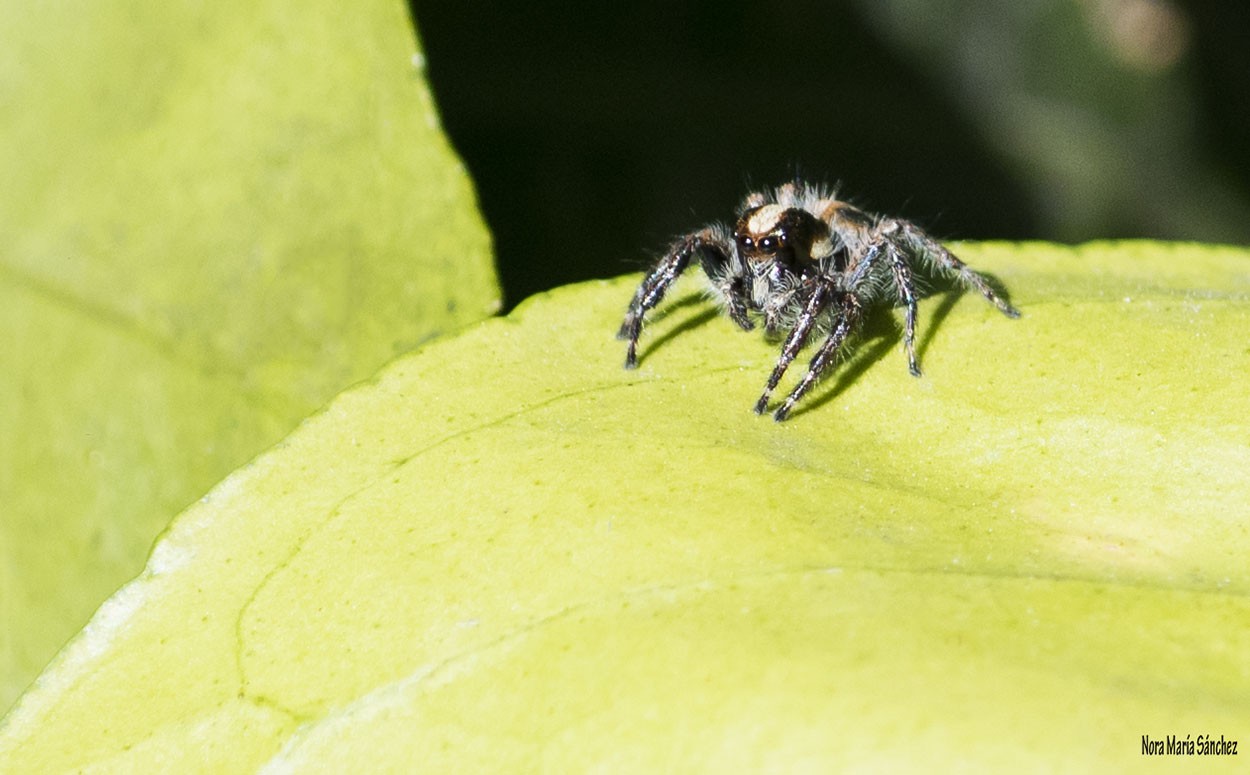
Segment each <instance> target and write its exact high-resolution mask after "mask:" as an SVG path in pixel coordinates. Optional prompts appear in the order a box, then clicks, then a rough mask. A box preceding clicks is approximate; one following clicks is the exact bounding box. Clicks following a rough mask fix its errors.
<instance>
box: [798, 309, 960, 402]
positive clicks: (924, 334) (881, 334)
mask: <svg viewBox="0 0 1250 775" xmlns="http://www.w3.org/2000/svg"><path fill="white" fill-rule="evenodd" d="M964 293H965V292H964V291H963V290H962V289H949V290H945V291H940V292H938V293H930V294H926V295H929V296H941V301H940V302H938V305H937V306H936V307H934V309H933V311H932V312H931V313H930V314H929V315H928V316H922V317H921V318H920V320H918V321H917V326H916V327H917V328H919V329H920V330H921V331H920V333H919V336H917V337H916V359H917V360H919V361H920V365H921V368H922V369H923V368H924V355H925V352H927V351H928V349H929V344H930V343H931V342H932V341H933V337H934V335H935V334H936V333H937V330H938V328H940V327H941V325H942V321H944V320H945V319H946V317H947V316H948V315H950V313H951V310H953V309H954V308H955V305H956V304H957V303H958V302H959V300H960V298H962V297H963V295H964ZM902 339H903V332H902V329H901V327H900V325H899V320H898V318H897V313H896V312H895V311H894V310H877V311H876V312H875V313H873V314H872V315H870V316H869V317H868V319H867V320H866V321H865V322H864V327H863V329H862V330H861V331H860V333H859V336H858V337H857V341H856V342H855V343H854V349H853V350H851V351H850V352H849V353H848V355H847V357H846V358H844V359H840V360H841V363H840V364H839V365H840V368H836V369H835V370H834V371H833V372H831V373H828V374H826V376H825V378H824V379H822V380H821V384H820V385H819V386H818V387H817V388H816V389H815V390H814V391H812V394H811V396H810V397H809V398H808V399H807V400H806V401H801V402H799V404H798V406H796V407H795V409H794V411H793V412H791V413H790V418H791V419H793V418H795V417H798V416H800V415H804V414H807V413H808V412H809V411H814V410H816V409H819V408H820V407H822V406H824V405H825V404H827V403H829V402H830V401H832V400H833V399H835V398H837V397H838V396H840V395H841V394H842V393H843V392H844V391H845V390H846V389H847V388H848V387H850V386H851V385H852V384H853V383H854V382H855V380H857V379H859V378H860V376H862V375H863V374H864V373H865V372H866V371H868V369H870V368H872V366H874V365H875V364H876V363H877V362H878V361H880V360H882V359H883V358H885V356H886V355H887V354H889V352H890V351H891V350H895V349H899V345H900V343H901V342H902ZM899 362H900V363H901V364H902V365H901V367H900V368H903V369H906V368H907V360H906V358H905V357H903V354H902V352H901V350H900V352H899ZM920 379H923V377H920Z"/></svg>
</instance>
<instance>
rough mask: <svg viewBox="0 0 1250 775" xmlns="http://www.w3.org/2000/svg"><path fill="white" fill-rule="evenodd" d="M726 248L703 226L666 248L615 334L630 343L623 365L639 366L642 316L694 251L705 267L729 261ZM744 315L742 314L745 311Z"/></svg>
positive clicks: (678, 275) (673, 279)
mask: <svg viewBox="0 0 1250 775" xmlns="http://www.w3.org/2000/svg"><path fill="white" fill-rule="evenodd" d="M729 250H730V247H729V245H728V244H727V243H726V242H725V240H724V239H723V238H720V237H718V236H717V235H716V234H715V233H714V232H713V230H712V229H704V230H703V231H700V232H696V233H695V234H691V235H690V236H688V237H685V238H683V239H681V240H679V241H678V242H676V243H675V244H674V245H673V246H672V247H671V248H669V251H668V252H667V253H666V254H664V257H663V258H661V259H660V260H659V262H658V263H656V265H655V267H654V268H653V269H652V270H651V271H650V272H649V273H648V274H647V276H646V278H644V279H643V281H642V284H641V285H639V286H638V290H637V291H636V292H635V293H634V298H633V300H632V301H630V303H629V310H628V311H627V312H626V313H625V320H624V322H622V323H621V329H620V331H618V332H617V334H616V338H617V339H625V340H627V341H628V342H629V348H628V350H627V351H626V353H625V368H627V369H632V368H635V367H636V366H637V365H638V337H639V336H640V335H641V334H642V323H643V318H644V316H645V315H646V314H647V311H648V310H650V309H652V308H654V307H655V306H656V305H657V304H659V303H660V302H661V301H662V300H663V299H664V294H665V293H667V292H668V289H669V287H670V286H672V284H673V283H674V282H675V281H676V280H677V278H678V277H680V276H681V273H682V272H684V271H686V267H687V266H689V265H690V258H691V256H693V255H694V254H695V253H700V254H702V255H703V256H705V257H704V258H703V262H704V264H705V266H706V265H707V264H708V262H712V263H716V262H720V263H724V264H728V261H729V258H728V255H727V254H728V251H729ZM743 314H744V315H745V312H744V313H743Z"/></svg>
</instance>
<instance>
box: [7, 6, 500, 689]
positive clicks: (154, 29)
mask: <svg viewBox="0 0 1250 775" xmlns="http://www.w3.org/2000/svg"><path fill="white" fill-rule="evenodd" d="M420 61H421V60H420V56H419V54H417V53H416V48H415V44H414V39H413V35H412V27H411V24H410V21H409V19H408V17H407V12H406V8H405V5H404V4H403V3H402V2H399V1H398V0H390V1H388V2H373V3H365V4H359V3H356V4H347V5H345V4H342V3H332V2H325V1H324V0H317V1H316V2H313V3H312V4H309V3H301V4H294V3H291V2H283V1H282V0H262V2H252V1H251V0H249V1H248V2H227V3H206V4H195V3H191V4H188V3H165V4H162V3H157V4H152V3H147V2H139V1H138V0H104V1H103V2H95V3H90V4H87V5H82V4H66V3H32V2H20V3H9V4H6V5H5V6H4V8H3V10H0V157H2V160H0V168H2V169H3V170H4V186H3V188H2V189H0V337H3V340H4V345H3V346H2V347H0V439H3V442H0V514H2V517H0V709H2V708H5V707H7V706H8V705H9V703H10V702H11V700H12V699H13V698H14V697H16V695H17V692H18V691H19V690H20V689H21V688H22V687H23V686H24V685H26V683H27V682H29V681H30V680H31V679H32V678H33V677H34V676H35V675H36V674H37V673H38V671H39V670H40V669H41V668H42V667H43V666H44V664H46V662H47V661H48V660H49V659H50V658H51V657H52V655H53V653H54V652H55V650H56V649H57V648H58V647H59V646H60V645H62V644H63V643H64V642H65V640H66V639H68V638H69V637H70V636H71V635H72V634H73V633H74V632H75V631H77V630H78V629H79V628H80V627H81V626H82V623H83V622H85V621H86V620H87V618H88V617H89V615H90V613H91V611H93V610H94V609H95V608H96V607H97V606H98V605H99V603H100V601H101V600H103V599H104V598H105V597H106V596H107V595H108V594H110V593H111V592H113V591H114V590H116V588H117V587H118V586H119V585H120V584H121V583H122V582H123V581H125V580H127V579H129V578H132V577H133V576H134V575H135V574H136V573H137V572H138V571H139V570H140V569H141V568H142V565H143V559H144V557H145V556H146V555H147V552H148V550H149V549H150V547H151V542H152V541H153V539H154V538H155V536H156V535H157V533H158V532H159V531H160V530H161V529H162V528H163V527H164V526H165V525H166V524H167V523H168V521H169V519H170V518H171V517H172V516H173V515H174V514H176V513H177V512H179V511H181V510H182V509H183V508H185V507H186V506H187V504H188V503H190V502H191V501H192V500H193V499H195V498H196V497H199V496H200V495H201V494H202V493H203V492H205V491H206V490H207V489H208V488H209V487H210V486H211V485H212V484H213V483H214V482H216V481H218V480H220V479H221V477H222V476H224V475H225V474H227V473H228V472H229V471H231V470H233V469H234V468H236V467H238V466H239V465H240V464H242V463H243V462H245V461H246V460H248V459H249V458H251V457H252V456H254V455H255V454H257V453H259V452H260V451H262V450H264V449H265V448H267V447H269V446H270V445H272V444H273V443H274V442H276V441H277V440H279V439H280V438H281V437H282V436H284V435H285V434H286V433H288V432H289V431H290V430H291V429H292V428H293V427H294V426H295V424H296V423H297V422H298V421H299V420H300V419H302V418H303V417H305V416H306V415H307V414H308V413H309V412H311V411H313V410H314V409H316V408H317V407H318V406H321V405H322V404H323V403H324V402H325V401H326V400H328V399H329V398H331V397H332V396H333V395H335V394H336V393H338V392H339V391H340V390H342V389H343V388H344V387H346V386H347V385H349V384H352V383H353V382H356V381H358V380H360V379H363V378H365V377H368V376H369V375H370V374H372V373H373V372H375V371H376V370H377V368H378V367H379V366H381V365H382V364H383V363H385V362H387V361H389V360H391V359H392V358H393V357H395V356H396V355H398V354H399V353H401V352H404V351H406V350H409V349H411V348H413V347H414V346H416V345H418V344H419V343H421V342H424V341H426V340H428V339H430V338H431V337H433V336H436V335H438V334H440V333H443V332H446V331H450V330H453V329H455V328H458V327H460V326H462V325H463V324H465V323H468V322H472V321H477V320H480V319H482V318H483V317H485V316H487V315H488V314H491V313H492V312H493V311H494V310H495V309H496V308H497V304H498V289H497V286H496V282H495V278H494V275H493V270H492V267H491V259H490V245H489V239H488V236H487V234H486V231H485V228H484V226H483V224H482V223H481V220H480V218H479V216H478V215H477V213H476V211H475V209H474V206H473V194H472V190H471V188H470V184H469V181H468V179H467V176H466V175H465V172H464V170H463V168H462V166H461V165H460V163H459V162H458V161H457V159H456V158H455V156H454V154H453V153H452V152H451V150H450V149H449V147H448V145H447V142H446V140H445V139H444V138H443V136H442V134H441V133H440V131H439V129H438V120H437V116H436V115H435V113H434V109H433V107H432V103H431V100H430V96H429V93H428V90H427V89H426V87H425V85H424V83H423V81H422V79H421V76H420V72H419V69H420V68H419V63H420Z"/></svg>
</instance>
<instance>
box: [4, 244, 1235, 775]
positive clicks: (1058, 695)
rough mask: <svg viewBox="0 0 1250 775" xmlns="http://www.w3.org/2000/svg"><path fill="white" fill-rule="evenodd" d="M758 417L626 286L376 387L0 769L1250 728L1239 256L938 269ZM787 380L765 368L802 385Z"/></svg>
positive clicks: (513, 319)
mask: <svg viewBox="0 0 1250 775" xmlns="http://www.w3.org/2000/svg"><path fill="white" fill-rule="evenodd" d="M961 252H962V254H963V255H964V257H965V258H967V259H968V260H969V262H970V263H972V265H973V266H975V267H978V268H982V269H985V270H988V271H990V272H993V273H995V274H996V275H997V276H998V277H999V279H1001V280H1002V281H1003V282H1004V284H1005V285H1006V286H1007V287H1008V288H1009V289H1010V290H1011V291H1012V299H1013V301H1014V302H1015V303H1017V304H1018V305H1019V306H1020V308H1021V309H1022V310H1023V313H1024V316H1023V317H1022V318H1021V319H1019V320H1009V319H1007V318H1005V317H1003V316H1002V315H1000V314H999V313H998V312H997V311H995V310H994V309H992V308H991V307H990V306H989V305H987V304H985V303H984V302H983V301H982V300H980V299H979V298H977V297H975V295H973V296H957V295H952V294H938V295H936V296H934V297H932V298H930V299H928V300H926V301H925V302H924V303H923V304H922V310H921V312H922V327H923V328H922V330H923V333H922V336H921V342H922V346H921V356H922V363H923V366H924V367H925V376H924V377H923V378H921V379H913V378H912V377H911V376H909V375H908V373H907V368H906V364H905V359H904V358H903V355H902V354H901V352H900V347H899V344H898V336H897V333H896V332H895V330H894V329H893V327H892V326H891V325H890V323H889V321H888V315H886V314H884V313H883V314H882V315H881V317H880V318H879V319H877V320H875V321H874V322H873V324H872V325H870V326H869V328H868V331H867V332H866V337H865V340H864V341H863V342H862V343H861V346H860V347H859V349H858V350H857V355H856V356H855V357H853V358H852V359H851V360H850V362H849V363H845V364H843V365H842V367H841V369H840V371H839V372H838V373H836V374H834V375H833V376H832V377H831V378H830V379H828V380H826V381H825V382H824V383H823V384H822V385H821V386H820V387H819V388H818V389H817V390H816V391H815V392H814V394H813V396H812V397H811V399H812V400H810V401H809V402H808V403H807V404H806V405H805V406H803V407H802V410H801V411H799V412H797V413H796V414H795V415H794V416H793V417H792V418H791V420H789V421H788V422H787V423H785V424H776V423H774V422H772V421H771V420H769V419H768V418H760V417H756V416H755V415H754V414H752V413H751V411H750V407H751V406H752V404H753V403H754V400H755V398H756V397H757V395H758V392H759V390H760V388H761V385H762V382H763V380H764V378H765V377H766V375H767V373H768V369H769V368H770V367H771V365H772V363H773V361H774V359H775V357H776V349H777V348H776V345H775V344H769V343H767V342H765V341H764V340H763V338H762V337H761V336H760V335H758V334H744V333H742V332H740V331H738V330H737V329H736V328H735V327H734V326H733V325H732V323H730V322H729V321H727V320H725V319H724V318H720V317H716V316H715V315H714V314H713V313H711V312H709V309H708V307H707V305H706V303H704V302H702V301H700V300H699V298H698V296H697V294H696V293H695V292H694V289H695V285H694V284H693V282H694V280H693V278H691V282H690V283H687V284H685V285H684V286H682V288H684V290H682V291H681V292H680V293H678V294H677V295H676V298H675V300H674V301H673V303H672V304H671V305H670V306H669V307H668V308H667V309H668V311H667V313H663V312H662V313H661V314H660V315H657V318H658V319H657V320H656V321H655V322H654V324H653V325H652V326H651V327H650V328H649V329H648V331H650V332H651V334H650V335H649V336H648V337H647V338H646V340H645V343H644V349H643V360H642V364H641V368H640V369H639V370H638V371H635V372H627V371H625V370H623V369H622V368H621V364H622V359H623V347H622V345H621V343H620V342H616V341H614V340H613V339H612V338H611V336H612V334H613V333H614V332H615V328H616V325H617V324H618V323H619V319H620V317H621V314H622V312H623V309H624V306H625V304H626V301H627V300H628V298H629V295H630V293H631V292H632V290H633V286H634V283H635V282H636V281H637V278H636V277H627V278H621V279H618V280H614V281H610V282H598V283H589V284H585V285H579V286H573V287H568V288H562V289H558V290H556V291H553V292H551V293H549V294H546V295H544V296H540V297H536V298H534V299H531V300H529V301H528V302H526V303H525V304H523V305H522V306H521V307H519V308H518V309H517V310H516V311H515V312H514V313H513V314H512V315H510V316H509V317H508V318H505V319H495V320H489V321H486V322H484V323H481V324H479V325H477V326H475V327H473V328H471V329H469V330H467V331H466V332H464V333H462V334H461V335H458V336H456V337H454V338H449V339H444V340H440V341H438V342H435V343H432V344H430V345H429V346H427V347H425V348H423V349H422V350H421V351H420V352H418V353H416V354H414V355H410V356H406V357H403V358H400V359H399V360H397V361H395V362H394V363H392V364H391V365H390V366H389V367H388V368H386V369H385V370H384V371H383V372H382V373H381V374H380V375H379V376H378V377H377V378H376V379H375V380H374V381H373V382H372V383H371V384H369V385H365V386H362V387H359V388H357V389H353V390H351V391H348V392H346V393H344V394H342V395H341V396H339V398H338V399H336V400H335V401H334V403H333V404H331V405H330V406H329V408H327V409H326V410H325V411H324V412H322V413H320V414H318V415H316V416H315V417H312V418H310V419H309V420H307V421H306V422H305V423H304V424H303V425H302V426H301V427H300V428H299V429H298V430H297V431H296V432H295V433H293V434H292V435H291V436H290V437H288V438H287V439H286V440H285V441H284V442H283V443H282V444H280V445H278V446H277V447H275V448H274V449H272V450H270V451H269V452H268V453H266V454H264V455H262V456H261V457H260V458H258V459H257V460H255V461H254V462H253V463H251V464H249V465H248V466H245V467H244V468H242V469H240V470H238V471H236V472H235V473H234V474H233V475H231V476H230V477H229V478H227V479H226V480H225V481H224V482H222V483H221V484H220V485H219V486H217V487H216V488H215V489H214V490H212V491H211V492H210V493H209V495H207V496H206V497H205V498H204V499H203V500H202V501H201V502H199V503H198V504H196V505H195V506H193V507H192V508H191V509H189V510H188V511H187V512H185V513H184V514H183V515H182V516H181V517H180V518H179V519H178V520H177V521H176V522H175V523H174V525H173V527H172V528H171V529H170V530H169V532H168V533H167V534H166V535H165V536H164V537H163V538H162V540H161V541H160V542H159V543H158V544H157V546H156V548H155V550H154V552H153V554H152V556H151V558H150V560H149V562H148V566H147V569H146V570H145V571H144V573H143V574H142V575H141V576H140V577H139V578H138V579H137V580H135V581H134V582H133V583H131V584H129V585H127V586H126V587H124V588H123V589H122V590H121V591H120V592H119V593H118V594H117V595H115V596H114V597H113V598H112V599H110V600H109V601H108V602H107V603H106V604H105V605H104V606H103V607H102V608H101V609H100V611H99V612H98V613H97V614H96V616H95V618H94V619H93V620H92V622H91V624H90V625H89V626H88V627H87V628H86V629H85V630H84V632H83V633H82V634H81V635H80V636H79V637H78V638H77V639H76V640H75V641H74V642H73V643H72V644H71V645H70V646H69V647H68V648H67V649H66V650H65V651H64V652H63V653H62V654H61V655H60V657H59V658H58V660H57V661H56V662H55V663H54V664H53V665H52V666H51V668H50V669H49V670H48V671H47V672H46V673H45V674H44V675H43V677H42V678H41V679H40V680H39V682H38V683H37V684H36V686H35V687H34V688H33V689H32V690H31V691H30V692H28V693H27V694H26V695H25V697H24V698H23V700H22V701H21V702H20V703H19V705H18V706H17V707H16V709H15V710H14V711H13V712H12V713H11V715H10V716H9V717H8V718H7V720H6V722H5V724H4V726H3V727H0V770H4V771H48V770H58V769H74V768H80V767H82V768H85V767H98V768H99V769H100V770H109V771H147V770H151V769H153V768H155V767H157V766H160V767H163V768H165V769H181V768H184V767H190V766H195V767H199V768H203V769H207V770H211V771H231V770H240V771H244V770H246V771H252V770H254V769H255V768H257V767H259V766H261V765H264V764H266V763H267V764H269V765H270V766H272V767H273V768H274V769H275V770H279V771H285V770H287V769H300V770H304V769H325V770H328V771H343V770H346V769H353V770H366V771H379V770H388V769H390V770H400V769H407V768H410V767H413V766H416V765H418V764H419V765H420V766H422V767H424V768H428V769H430V770H433V771H460V770H464V769H467V768H480V769H486V770H491V771H525V770H534V769H540V768H543V769H549V770H554V771H570V770H572V771H578V770H584V769H588V768H590V767H593V766H606V767H612V768H616V769H629V770H635V771H648V770H655V769H659V770H666V771H683V770H689V769H748V770H757V769H764V768H772V769H776V770H780V771H792V770H796V769H800V768H803V767H804V766H808V767H810V766H812V765H819V768H820V769H841V768H846V767H851V766H856V765H858V766H861V767H862V766H865V765H867V766H871V767H874V768H897V769H903V768H908V769H920V768H925V769H929V768H933V767H934V766H937V767H938V768H939V769H950V768H954V767H956V766H958V767H968V766H976V767H977V768H984V769H990V768H993V769H998V770H1006V769H1015V768H1018V767H1019V766H1020V765H1026V766H1028V767H1031V768H1042V769H1058V768H1059V767H1060V766H1061V765H1062V766H1064V767H1065V768H1069V769H1070V768H1074V767H1083V768H1090V769H1092V768H1093V767H1095V766H1105V765H1107V764H1113V765H1120V766H1121V767H1123V766H1124V765H1134V764H1138V763H1139V762H1140V761H1141V760H1142V759H1141V744H1142V743H1141V739H1142V736H1143V735H1149V736H1151V737H1152V738H1161V737H1163V736H1165V735H1169V734H1176V735H1179V736H1180V737H1182V738H1184V737H1185V736H1186V735H1191V734H1192V735H1194V736H1196V735H1199V734H1203V735H1215V736H1217V737H1218V736H1219V735H1221V734H1223V735H1225V736H1226V737H1230V738H1240V739H1241V740H1242V742H1244V739H1245V730H1246V729H1247V728H1248V724H1250V701H1248V700H1250V657H1247V655H1248V654H1250V600H1248V599H1247V592H1248V591H1250V566H1248V565H1247V563H1246V562H1245V557H1246V556H1247V553H1248V552H1250V532H1247V530H1246V526H1245V517H1246V505H1245V504H1246V503H1248V502H1250V485H1248V484H1247V479H1246V476H1245V472H1246V471H1247V470H1250V446H1248V445H1247V441H1246V440H1247V438H1250V434H1248V433H1247V420H1246V418H1247V417H1250V397H1248V394H1247V391H1245V389H1244V386H1242V385H1241V384H1240V376H1241V375H1243V374H1245V373H1247V370H1248V369H1250V348H1247V346H1246V344H1245V340H1244V332H1245V331H1246V329H1247V326H1248V325H1250V298H1248V297H1250V277H1248V275H1247V272H1246V267H1247V266H1250V264H1247V261H1250V255H1248V254H1247V253H1246V252H1244V251H1238V250H1233V249H1223V248H1207V247H1200V246H1178V245H1168V244H1152V243H1123V244H1099V245H1091V246H1087V247H1084V248H1079V249H1069V248H1063V247H1058V246H1046V245H1025V246H1010V245H965V246H963V247H962V250H961ZM797 376H798V375H797V374H796V375H792V378H797Z"/></svg>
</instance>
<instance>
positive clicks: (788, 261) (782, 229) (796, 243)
mask: <svg viewBox="0 0 1250 775" xmlns="http://www.w3.org/2000/svg"><path fill="white" fill-rule="evenodd" d="M828 234H829V229H828V227H827V226H825V224H824V223H822V222H821V221H819V220H818V219H817V218H816V217H815V216H814V215H812V214H811V213H809V212H808V211H806V210H804V209H802V208H798V207H782V206H781V205H777V204H766V205H761V206H759V207H752V208H750V209H748V210H747V211H746V212H744V213H743V214H742V217H741V218H739V219H738V225H737V227H736V228H734V240H735V242H736V243H737V245H738V252H739V253H740V254H741V256H742V258H743V259H744V260H745V261H746V262H747V263H748V264H761V263H766V262H774V261H775V262H776V263H778V264H780V265H782V266H785V267H786V268H788V269H791V270H793V271H798V270H800V269H802V268H803V267H805V266H807V265H809V264H811V263H812V262H813V261H814V260H815V259H814V258H813V256H812V245H813V244H814V243H816V242H818V241H827V237H828Z"/></svg>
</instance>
